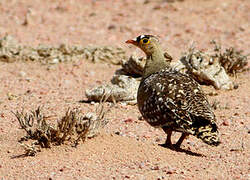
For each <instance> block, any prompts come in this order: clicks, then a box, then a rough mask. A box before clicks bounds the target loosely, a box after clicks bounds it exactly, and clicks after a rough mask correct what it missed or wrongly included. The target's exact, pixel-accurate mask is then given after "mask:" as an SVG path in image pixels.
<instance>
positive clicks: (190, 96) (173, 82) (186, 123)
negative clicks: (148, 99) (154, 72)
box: [155, 72, 215, 134]
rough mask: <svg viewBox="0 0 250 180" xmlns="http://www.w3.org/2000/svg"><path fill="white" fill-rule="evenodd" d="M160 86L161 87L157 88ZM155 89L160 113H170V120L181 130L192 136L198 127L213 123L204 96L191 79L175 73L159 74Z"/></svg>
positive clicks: (212, 116)
mask: <svg viewBox="0 0 250 180" xmlns="http://www.w3.org/2000/svg"><path fill="white" fill-rule="evenodd" d="M160 84H161V85H162V86H159V85H160ZM164 84H165V85H164ZM163 87H164V88H163ZM155 88H156V92H158V95H157V97H158V96H159V97H161V98H162V100H163V101H158V103H159V107H160V108H161V113H169V111H171V114H172V119H174V121H175V123H176V126H178V128H180V129H181V130H185V131H188V132H189V133H192V134H193V133H195V131H196V129H197V128H199V127H200V126H206V125H208V124H210V123H211V122H213V121H215V116H214V113H213V111H212V108H211V106H210V105H209V102H208V100H207V98H206V96H205V94H204V93H203V91H202V89H201V87H200V85H199V84H198V83H197V82H196V81H195V80H194V79H192V78H191V77H189V76H187V75H184V74H181V73H176V72H174V73H160V78H159V81H158V82H157V83H155ZM157 88H158V89H157ZM159 92H160V93H159Z"/></svg>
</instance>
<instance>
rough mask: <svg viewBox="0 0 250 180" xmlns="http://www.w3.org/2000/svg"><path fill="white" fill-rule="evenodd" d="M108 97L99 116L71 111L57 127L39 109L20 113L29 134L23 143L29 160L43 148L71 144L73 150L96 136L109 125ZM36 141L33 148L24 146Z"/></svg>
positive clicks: (99, 111)
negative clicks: (105, 108) (26, 142)
mask: <svg viewBox="0 0 250 180" xmlns="http://www.w3.org/2000/svg"><path fill="white" fill-rule="evenodd" d="M107 98H108V97H105V96H103V99H102V100H101V102H100V104H99V105H98V106H97V108H96V110H95V112H89V113H87V114H85V115H84V114H82V113H81V111H80V110H79V109H78V108H74V109H68V110H67V111H66V113H65V115H64V116H63V117H62V118H61V119H59V120H58V121H57V124H56V126H53V125H50V124H48V123H47V121H46V120H47V119H49V118H50V117H46V116H45V115H44V113H43V112H42V108H41V107H38V108H37V109H36V110H35V111H31V112H30V113H25V112H24V111H21V112H19V111H16V112H13V114H14V115H15V116H16V118H17V120H18V122H19V124H20V126H21V128H22V129H24V130H25V131H26V133H27V135H26V136H24V137H22V138H21V139H20V140H19V143H20V144H21V146H22V147H23V148H24V150H25V155H26V156H34V155H36V153H37V152H40V151H41V148H51V147H52V146H53V145H61V144H64V143H66V142H69V143H70V144H71V145H72V146H75V147H76V146H77V145H78V144H79V141H80V140H82V141H83V142H84V141H85V140H86V138H92V137H94V136H96V135H97V134H98V132H99V130H100V128H103V127H104V126H105V125H106V124H107V123H108V120H107V119H106V118H105V114H106V113H107V111H109V110H110V109H109V110H106V111H105V110H104V104H103V103H104V102H105V101H106V100H107ZM28 140H32V143H31V145H28V144H24V141H28Z"/></svg>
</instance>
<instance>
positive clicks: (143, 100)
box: [126, 35, 220, 148]
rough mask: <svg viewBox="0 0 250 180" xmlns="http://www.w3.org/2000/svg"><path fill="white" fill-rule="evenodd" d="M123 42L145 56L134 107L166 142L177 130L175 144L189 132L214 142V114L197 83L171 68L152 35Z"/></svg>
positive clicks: (215, 143) (212, 143)
mask: <svg viewBox="0 0 250 180" xmlns="http://www.w3.org/2000/svg"><path fill="white" fill-rule="evenodd" d="M126 43H130V44H133V45H135V46H137V47H139V48H140V49H141V50H143V51H144V53H145V54H146V56H147V59H146V65H145V67H144V71H143V76H142V79H141V82H140V86H139V88H138V93H137V103H138V108H139V111H140V112H141V114H142V116H143V118H144V119H145V120H146V121H147V122H148V123H149V124H150V125H151V126H154V127H161V128H162V129H163V130H164V131H165V132H166V134H167V139H166V145H167V146H170V147H173V146H172V143H171V134H172V131H177V132H181V133H182V135H181V137H180V139H179V140H178V141H177V143H176V144H175V145H174V147H175V148H179V147H180V145H181V143H182V142H183V140H184V139H185V138H186V137H187V136H188V135H189V134H191V135H194V136H196V137H198V138H200V139H201V140H202V141H203V142H205V143H207V144H209V145H211V146H218V145H219V144H220V141H219V137H218V128H217V125H216V122H215V121H216V119H215V115H214V113H213V110H212V107H211V106H210V104H209V102H208V100H207V98H206V96H205V94H204V93H203V91H202V89H201V87H200V85H199V84H198V83H197V82H196V81H195V80H194V79H192V78H191V77H190V76H188V75H186V74H182V73H180V72H177V71H175V70H173V69H171V67H170V63H169V61H167V60H166V57H165V56H164V52H163V50H162V49H161V46H160V43H159V40H158V38H156V37H155V36H152V35H141V36H138V37H137V38H136V39H134V40H128V41H126Z"/></svg>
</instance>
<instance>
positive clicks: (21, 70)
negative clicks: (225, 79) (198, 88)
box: [0, 0, 250, 180]
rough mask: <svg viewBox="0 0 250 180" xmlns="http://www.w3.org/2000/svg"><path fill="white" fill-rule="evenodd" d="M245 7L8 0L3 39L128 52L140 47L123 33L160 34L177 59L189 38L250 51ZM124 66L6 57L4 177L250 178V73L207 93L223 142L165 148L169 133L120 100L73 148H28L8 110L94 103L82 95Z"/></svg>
mask: <svg viewBox="0 0 250 180" xmlns="http://www.w3.org/2000/svg"><path fill="white" fill-rule="evenodd" d="M249 9H250V1H249V0H237V1H236V0H227V1H222V0H221V1H217V0H184V1H176V2H173V3H169V2H163V1H161V0H157V1H153V0H148V1H145V0H127V1H123V0H119V1H111V0H103V1H100V0H95V1H94V0H93V1H91V0H84V1H83V0H70V1H59V0H58V1H56V0H55V1H51V0H35V1H34V0H18V1H17V0H2V1H0V12H1V16H0V37H1V38H2V37H4V36H5V35H6V34H9V35H11V36H13V37H14V38H16V39H17V40H18V41H19V42H20V43H21V44H23V45H29V46H37V45H38V44H47V45H54V46H58V45H59V44H61V43H67V44H69V45H74V44H81V45H83V46H86V45H90V44H93V45H117V46H120V47H122V48H124V49H126V51H127V52H128V55H129V54H130V53H131V52H133V51H137V52H139V50H135V48H134V47H130V46H128V45H126V44H125V43H124V42H125V41H126V40H127V39H130V38H134V37H136V36H137V35H140V34H155V35H157V36H159V37H160V39H161V42H162V44H163V45H164V47H165V48H166V49H167V50H168V52H169V54H171V55H172V56H173V57H174V59H178V57H180V56H181V53H182V52H184V51H186V50H187V48H188V47H189V45H190V44H191V43H193V42H194V43H195V44H196V47H197V48H199V49H203V50H208V49H211V45H210V44H209V42H210V41H211V40H212V39H215V40H216V41H217V42H219V43H221V44H222V45H223V47H230V46H233V47H236V48H237V49H242V50H244V51H245V53H249V52H250V13H249ZM118 68H119V66H115V65H110V64H105V63H96V64H93V63H91V62H87V61H86V60H84V59H81V60H79V62H74V63H73V62H72V63H59V64H56V65H53V66H51V65H41V64H40V63H39V62H14V63H5V62H0V81H1V86H0V92H1V93H0V179H4V180H5V179H53V180H54V179H250V153H249V152H250V137H249V136H250V81H249V77H250V72H249V71H246V72H243V73H240V74H238V75H237V77H235V81H236V82H237V83H238V84H239V88H238V89H235V90H231V91H222V90H219V91H216V93H217V94H218V95H216V96H209V97H208V98H209V101H210V102H214V101H218V102H219V105H220V107H219V108H217V109H216V110H215V114H216V117H217V122H218V125H219V130H220V135H221V141H222V144H221V145H220V146H218V147H210V146H208V145H206V144H204V143H202V142H201V141H200V140H198V139H197V138H195V137H190V138H189V139H188V140H186V141H185V142H184V143H183V145H182V149H183V151H182V152H177V151H173V150H170V149H168V148H164V147H162V146H159V144H162V143H164V141H165V137H166V135H165V134H164V132H163V131H162V130H160V129H154V128H152V127H150V126H149V125H148V124H147V123H146V122H144V121H142V120H140V119H138V117H139V116H140V114H139V112H138V109H137V107H136V106H132V105H126V104H123V103H117V104H116V106H115V107H113V108H112V109H111V111H110V112H109V113H108V114H107V118H109V123H108V125H107V126H106V127H105V128H104V129H103V130H102V131H101V132H100V134H99V135H98V136H97V137H95V138H92V139H88V140H87V141H86V142H84V143H80V145H79V146H77V148H74V147H71V146H69V145H62V146H54V147H52V148H51V149H42V152H39V153H37V155H36V156H33V157H24V156H22V154H23V153H24V150H23V148H22V147H21V146H20V145H19V144H18V139H19V138H21V137H22V136H24V135H25V132H24V131H23V130H22V129H20V126H19V124H18V121H17V120H16V118H15V116H14V115H13V114H12V113H11V111H16V110H22V108H23V109H25V110H27V111H28V110H33V109H35V108H37V107H38V106H39V105H43V106H44V108H45V109H46V111H47V113H48V115H56V116H59V117H60V116H62V115H63V114H64V113H65V111H66V110H67V109H68V108H69V107H79V108H80V109H81V111H82V112H83V113H85V112H90V111H94V109H95V107H96V105H97V104H96V103H81V102H82V100H86V97H85V90H86V89H87V88H91V87H94V86H96V85H100V84H101V83H103V82H108V81H109V80H110V79H111V77H112V75H113V74H114V72H115V70H117V69H118ZM204 90H205V91H206V92H211V91H215V90H214V89H213V88H212V87H204ZM10 97H11V98H10ZM50 121H54V120H53V119H51V120H50ZM52 123H53V122H52ZM178 136H179V134H178V133H176V134H175V135H174V137H173V139H174V140H176V139H177V138H178Z"/></svg>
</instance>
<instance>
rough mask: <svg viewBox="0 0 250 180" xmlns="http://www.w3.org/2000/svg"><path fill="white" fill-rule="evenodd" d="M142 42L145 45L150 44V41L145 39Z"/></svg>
mask: <svg viewBox="0 0 250 180" xmlns="http://www.w3.org/2000/svg"><path fill="white" fill-rule="evenodd" d="M141 42H142V43H143V44H148V43H149V40H148V39H146V38H143V39H142V40H141Z"/></svg>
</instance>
